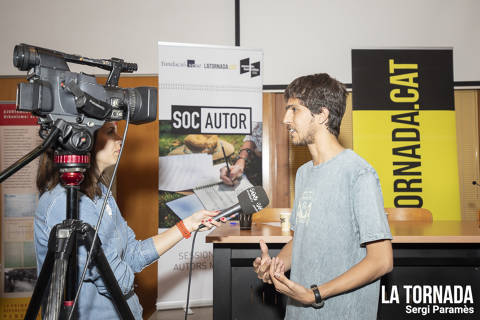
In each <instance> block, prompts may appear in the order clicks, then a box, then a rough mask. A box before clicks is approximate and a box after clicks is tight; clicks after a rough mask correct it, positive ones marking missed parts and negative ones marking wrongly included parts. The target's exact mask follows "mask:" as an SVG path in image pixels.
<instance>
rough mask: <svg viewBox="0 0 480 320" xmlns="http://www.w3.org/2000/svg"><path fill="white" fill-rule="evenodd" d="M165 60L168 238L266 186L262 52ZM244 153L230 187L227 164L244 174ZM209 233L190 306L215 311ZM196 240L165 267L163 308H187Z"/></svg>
mask: <svg viewBox="0 0 480 320" xmlns="http://www.w3.org/2000/svg"><path fill="white" fill-rule="evenodd" d="M158 54H159V60H158V65H159V72H158V81H159V83H158V88H159V91H158V97H159V98H158V102H159V110H158V114H159V128H160V130H159V146H158V148H159V178H158V189H159V228H160V229H159V233H161V232H164V230H166V228H169V227H171V226H173V225H175V223H176V222H177V221H179V220H180V219H185V218H187V217H188V216H190V215H191V214H192V213H194V212H196V211H198V210H201V209H207V210H217V209H224V208H227V207H230V206H231V205H233V204H236V203H237V202H238V200H237V197H236V195H237V194H238V193H240V192H241V191H243V190H244V189H246V188H248V187H250V186H252V185H261V184H262V166H261V163H262V161H261V150H262V85H263V82H262V73H263V72H262V66H263V61H262V59H263V53H262V51H261V50H253V49H245V48H240V47H227V46H210V45H194V44H180V43H165V42H159V44H158ZM243 149H248V159H247V161H246V164H245V167H243V168H241V169H242V170H241V171H242V172H243V174H241V175H239V177H238V178H237V179H236V181H235V185H234V186H232V187H230V186H227V185H225V184H223V183H222V182H221V180H220V172H221V170H225V167H226V162H228V164H229V169H230V170H231V171H232V172H233V171H234V170H237V169H238V168H239V167H238V164H239V163H240V162H243V160H242V161H240V162H238V159H239V154H240V152H241V150H243ZM242 157H243V158H245V157H246V156H245V151H243V153H242ZM229 223H237V222H233V221H230V222H229ZM206 233H207V232H203V233H201V234H199V236H198V237H197V240H196V243H195V253H194V258H193V267H192V269H193V273H192V287H191V292H190V305H191V306H201V305H211V304H212V299H213V286H212V284H213V279H212V264H213V254H212V253H213V248H212V245H211V244H206V243H205V235H206ZM191 241H192V238H190V239H188V240H182V242H181V243H180V244H177V245H176V246H175V247H174V248H172V249H171V250H170V251H169V252H167V253H166V254H164V255H163V256H162V257H161V258H160V260H159V262H158V297H157V308H158V309H167V308H178V307H183V306H184V305H185V301H186V293H187V280H188V270H189V258H190V252H191Z"/></svg>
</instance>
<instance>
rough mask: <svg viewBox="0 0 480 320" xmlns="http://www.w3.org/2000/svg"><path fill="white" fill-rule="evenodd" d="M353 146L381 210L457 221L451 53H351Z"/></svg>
mask: <svg viewBox="0 0 480 320" xmlns="http://www.w3.org/2000/svg"><path fill="white" fill-rule="evenodd" d="M352 80H353V82H352V99H353V146H354V149H355V151H356V152H357V153H358V154H359V155H361V156H362V157H363V158H365V159H366V160H367V161H368V162H369V163H370V164H372V166H373V167H374V168H375V170H376V171H377V173H378V175H379V178H380V183H381V186H382V192H383V198H384V206H385V207H386V208H401V207H414V208H425V209H428V210H429V211H430V212H431V213H432V215H433V219H434V220H460V219H461V212H460V194H459V178H458V159H457V157H458V156H457V138H456V123H455V106H454V95H453V50H452V49H391V50H388V49H381V50H380V49H378V50H376V49H372V50H368V49H358V50H352Z"/></svg>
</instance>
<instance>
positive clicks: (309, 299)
mask: <svg viewBox="0 0 480 320" xmlns="http://www.w3.org/2000/svg"><path fill="white" fill-rule="evenodd" d="M269 273H270V279H271V281H272V282H273V285H274V286H275V290H277V291H278V292H280V293H283V294H284V295H287V296H289V297H290V298H292V299H294V300H297V301H298V302H300V303H303V304H305V305H310V304H312V303H314V302H315V295H314V293H313V291H312V290H311V289H307V288H305V287H304V286H302V285H300V284H298V283H296V282H293V281H291V280H290V279H288V278H287V277H285V265H284V264H283V261H282V260H280V259H278V258H273V259H272V262H271V263H270V269H269Z"/></svg>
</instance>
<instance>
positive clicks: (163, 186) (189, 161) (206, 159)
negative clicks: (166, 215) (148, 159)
mask: <svg viewBox="0 0 480 320" xmlns="http://www.w3.org/2000/svg"><path fill="white" fill-rule="evenodd" d="M158 166H159V167H158V169H159V175H158V176H159V177H158V189H159V190H163V191H182V190H189V189H193V188H195V187H197V186H199V185H204V184H209V183H215V182H218V181H220V173H219V171H218V170H215V168H214V167H213V160H212V155H210V154H204V153H194V154H185V155H175V156H166V157H160V158H159V160H158Z"/></svg>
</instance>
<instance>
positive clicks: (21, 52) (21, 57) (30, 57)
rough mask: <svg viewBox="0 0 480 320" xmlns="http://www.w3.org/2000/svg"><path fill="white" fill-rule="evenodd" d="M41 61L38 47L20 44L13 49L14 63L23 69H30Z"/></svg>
mask: <svg viewBox="0 0 480 320" xmlns="http://www.w3.org/2000/svg"><path fill="white" fill-rule="evenodd" d="M39 63H40V57H39V56H38V53H37V49H35V47H32V46H28V45H25V44H19V45H16V46H15V49H13V65H14V66H15V67H16V68H18V69H19V70H21V71H28V70H29V69H31V68H33V67H34V66H36V65H38V64H39Z"/></svg>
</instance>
